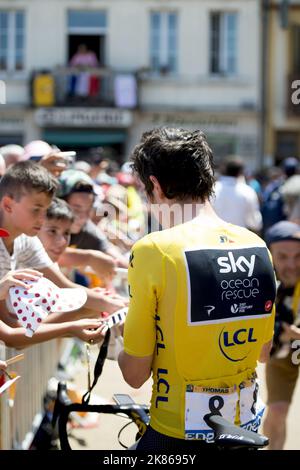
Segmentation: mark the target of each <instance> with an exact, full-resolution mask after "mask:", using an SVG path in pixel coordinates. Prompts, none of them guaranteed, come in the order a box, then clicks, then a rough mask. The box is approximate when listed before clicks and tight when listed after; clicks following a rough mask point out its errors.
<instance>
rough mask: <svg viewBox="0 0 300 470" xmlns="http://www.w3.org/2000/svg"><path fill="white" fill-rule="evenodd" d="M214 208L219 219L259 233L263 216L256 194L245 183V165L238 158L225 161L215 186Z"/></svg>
mask: <svg viewBox="0 0 300 470" xmlns="http://www.w3.org/2000/svg"><path fill="white" fill-rule="evenodd" d="M212 204H213V207H214V209H215V211H216V213H217V215H218V216H219V217H222V219H224V220H225V221H226V222H230V223H232V224H235V225H239V226H240V227H245V228H248V229H250V230H252V231H254V232H259V231H260V230H261V228H262V216H261V213H260V210H259V201H258V197H257V194H256V192H255V191H254V189H252V188H251V187H250V186H248V185H247V184H246V182H245V178H244V163H243V161H242V160H241V159H240V158H238V157H228V158H226V159H225V162H224V167H223V174H222V175H221V176H220V178H219V180H218V181H217V183H216V185H215V199H212Z"/></svg>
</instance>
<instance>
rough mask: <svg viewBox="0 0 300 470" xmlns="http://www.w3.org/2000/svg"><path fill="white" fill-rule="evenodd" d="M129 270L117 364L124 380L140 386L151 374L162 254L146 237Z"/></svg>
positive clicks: (135, 386) (138, 244)
mask: <svg viewBox="0 0 300 470" xmlns="http://www.w3.org/2000/svg"><path fill="white" fill-rule="evenodd" d="M130 260H131V261H130V266H129V270H128V283H129V287H130V289H129V292H130V305H129V310H128V314H127V317H126V320H125V325H124V351H122V352H121V353H120V356H119V366H120V368H121V371H122V374H123V376H124V379H125V381H126V382H127V383H128V384H129V385H131V386H132V387H134V388H139V387H140V386H141V385H143V383H144V382H145V381H146V380H147V379H148V378H149V377H150V374H151V366H152V362H153V355H154V354H155V351H156V348H155V344H156V320H155V318H156V314H157V311H158V309H159V299H160V295H161V287H160V286H161V285H162V275H161V271H162V270H161V255H160V253H159V252H158V250H157V249H156V248H155V247H154V245H153V243H152V242H151V240H150V239H149V238H148V237H146V238H144V239H143V240H140V241H139V242H137V243H136V244H135V245H134V247H133V250H132V253H131V258H130Z"/></svg>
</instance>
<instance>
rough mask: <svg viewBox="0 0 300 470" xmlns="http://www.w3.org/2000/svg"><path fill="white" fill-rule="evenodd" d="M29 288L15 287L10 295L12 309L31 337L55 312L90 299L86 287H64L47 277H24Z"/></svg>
mask: <svg viewBox="0 0 300 470" xmlns="http://www.w3.org/2000/svg"><path fill="white" fill-rule="evenodd" d="M24 282H25V284H27V285H28V288H24V287H18V286H15V287H11V288H10V289H9V295H8V298H7V299H6V305H7V308H8V311H9V312H10V313H14V314H15V315H16V316H17V318H18V321H19V323H20V324H21V325H22V326H23V327H24V328H26V333H25V334H26V336H29V337H31V336H32V335H33V334H34V333H35V331H36V330H37V328H38V327H39V325H40V324H41V322H42V321H43V320H44V319H45V318H46V317H47V316H48V315H49V313H52V312H57V313H59V312H72V311H73V310H78V309H79V308H81V307H82V306H83V305H84V304H85V303H86V300H87V294H86V291H85V289H83V288H82V287H74V288H70V289H61V288H59V287H57V286H56V285H55V284H54V283H53V282H51V281H49V279H46V278H44V277H41V278H39V279H38V280H37V281H24Z"/></svg>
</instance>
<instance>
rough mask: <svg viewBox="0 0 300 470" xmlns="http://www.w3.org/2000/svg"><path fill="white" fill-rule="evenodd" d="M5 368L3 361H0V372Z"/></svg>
mask: <svg viewBox="0 0 300 470" xmlns="http://www.w3.org/2000/svg"><path fill="white" fill-rule="evenodd" d="M6 368H7V364H6V362H5V361H0V370H5V369H6Z"/></svg>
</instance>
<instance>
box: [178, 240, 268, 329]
mask: <svg viewBox="0 0 300 470" xmlns="http://www.w3.org/2000/svg"><path fill="white" fill-rule="evenodd" d="M221 246H222V245H221V244H220V248H219V247H218V248H211V249H209V248H205V249H191V250H185V252H184V254H185V261H186V263H185V267H186V271H187V278H186V279H187V295H188V303H187V306H188V308H187V319H188V324H189V325H193V326H197V325H201V324H202V325H204V324H208V323H221V322H224V321H226V320H229V319H231V320H235V321H237V320H240V319H243V318H253V319H255V318H261V317H262V316H263V315H264V316H267V315H270V312H271V308H270V305H271V303H273V302H274V300H275V295H276V285H275V277H274V270H273V266H272V264H271V261H270V257H269V254H268V251H267V248H266V247H243V248H232V249H228V248H227V249H226V248H225V246H224V245H223V246H224V248H221Z"/></svg>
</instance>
